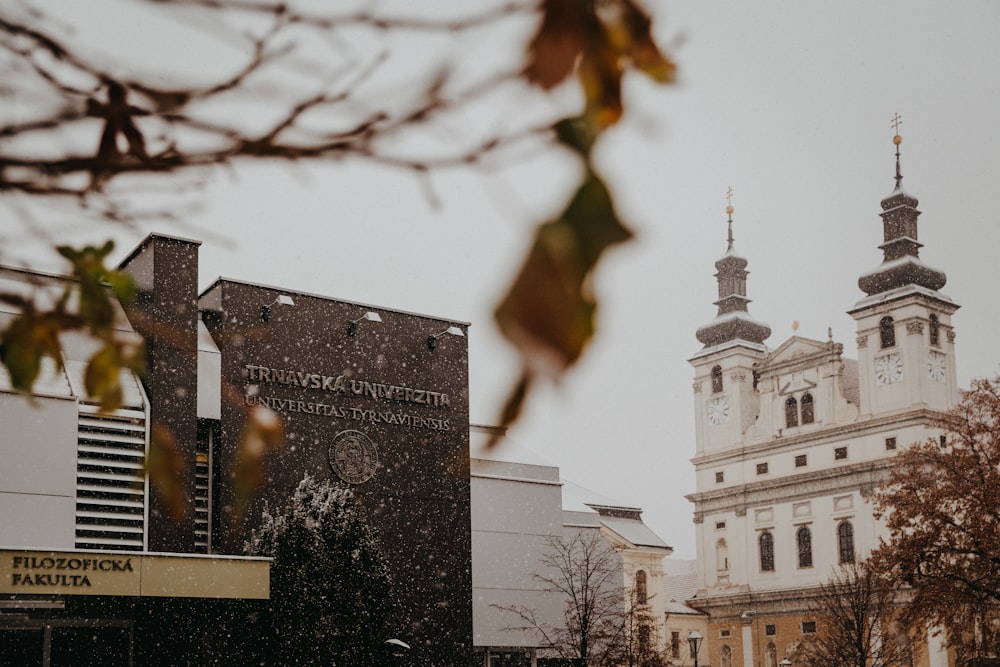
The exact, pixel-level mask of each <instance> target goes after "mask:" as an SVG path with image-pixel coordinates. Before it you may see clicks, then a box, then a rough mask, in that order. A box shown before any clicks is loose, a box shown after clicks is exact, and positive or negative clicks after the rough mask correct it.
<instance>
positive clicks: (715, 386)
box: [712, 366, 722, 394]
mask: <svg viewBox="0 0 1000 667" xmlns="http://www.w3.org/2000/svg"><path fill="white" fill-rule="evenodd" d="M720 391H722V366H712V393H713V394H718V393H719V392H720Z"/></svg>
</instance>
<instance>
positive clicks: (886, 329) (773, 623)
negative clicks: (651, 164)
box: [688, 136, 959, 667]
mask: <svg viewBox="0 0 1000 667" xmlns="http://www.w3.org/2000/svg"><path fill="white" fill-rule="evenodd" d="M894 141H895V143H896V145H897V152H896V158H897V170H896V187H895V189H894V190H893V192H892V193H891V194H890V195H889V196H888V197H886V198H885V199H883V200H882V202H881V207H882V213H881V217H882V220H883V230H884V242H883V243H882V245H881V246H879V247H880V249H881V250H882V251H883V254H884V259H883V262H882V263H881V264H880V265H879V266H878V267H876V268H875V269H873V270H872V271H869V272H868V273H866V274H864V275H862V276H861V277H860V278H859V279H858V285H859V287H860V288H861V290H862V291H863V292H864V294H865V296H863V297H862V298H861V299H860V300H859V301H857V302H856V303H855V304H853V306H850V304H845V305H847V306H850V308H849V310H848V313H849V314H850V315H851V316H852V317H853V318H854V320H855V321H856V322H857V339H856V347H855V349H854V350H852V351H851V353H856V357H855V358H850V357H849V356H845V350H844V345H843V344H842V343H838V342H835V341H834V340H833V339H832V335H830V336H828V340H810V339H807V338H803V337H799V336H793V337H791V338H789V339H788V340H786V341H784V342H782V343H780V344H779V345H778V346H777V347H775V348H773V349H772V348H770V347H768V346H766V345H765V344H764V341H765V340H766V339H767V338H768V337H769V336H770V333H771V332H770V329H769V327H768V326H767V325H766V324H764V323H762V322H760V321H757V320H755V319H753V318H752V317H751V316H750V315H749V312H748V303H749V301H750V300H749V299H748V298H747V290H746V286H747V275H748V272H747V270H746V268H747V264H748V262H747V260H746V259H745V258H743V257H741V256H739V254H737V252H736V251H735V248H734V244H733V236H732V208H728V209H727V212H728V213H729V222H730V232H729V243H728V248H727V251H726V253H725V255H724V256H723V257H722V258H721V259H719V260H718V261H717V262H716V264H715V266H716V269H717V273H716V278H717V281H718V288H719V300H718V301H716V302H715V303H716V305H717V306H718V314H717V315H716V317H715V319H714V320H713V321H711V322H709V323H708V324H706V325H704V326H702V327H700V328H699V329H698V330H697V338H698V340H699V341H700V342H701V343H702V344H703V346H704V347H703V348H702V349H701V350H699V351H698V352H697V353H696V354H695V355H694V356H693V357H692V358H691V359H690V360H689V362H690V363H691V365H692V366H693V368H694V385H693V389H694V408H695V414H696V441H697V450H696V455H695V457H694V459H693V463H694V466H695V470H696V492H695V493H693V494H691V495H690V496H688V499H689V500H690V501H691V502H692V503H693V504H694V517H695V518H694V520H695V525H696V533H697V550H698V560H699V572H698V576H699V587H698V593H697V595H696V597H695V599H694V600H692V601H691V604H693V605H694V606H696V607H697V608H699V609H700V610H702V611H704V612H705V613H707V614H708V616H709V624H708V633H707V637H706V641H705V650H706V652H705V653H704V654H703V664H711V665H718V666H719V667H737V666H742V667H751V666H754V667H777V665H778V664H779V662H780V661H782V660H784V659H786V658H787V659H789V660H791V661H792V664H793V665H794V664H796V662H795V649H796V647H797V646H798V645H799V644H800V643H801V642H802V641H803V640H804V639H807V638H808V635H809V634H811V633H815V632H816V631H817V623H818V622H820V623H821V622H822V621H821V620H820V619H818V618H817V617H816V614H815V613H814V612H812V611H810V602H811V600H812V599H814V598H815V596H816V594H817V593H818V587H819V586H820V585H821V584H823V583H825V582H827V581H829V579H830V577H831V576H832V575H833V574H834V572H835V571H836V569H837V568H838V567H840V566H841V565H843V564H848V563H854V562H859V561H860V560H862V559H864V558H866V557H867V556H868V554H869V553H870V552H871V551H872V550H873V549H874V548H875V547H876V546H877V544H878V541H879V538H880V537H882V536H884V535H885V530H884V526H882V525H881V524H880V522H879V521H878V520H877V519H876V518H875V517H874V515H873V508H872V505H871V500H870V497H871V492H872V490H873V489H874V487H875V486H876V485H877V484H879V482H880V480H882V479H883V478H884V476H885V475H886V473H887V471H888V469H889V467H890V466H891V465H892V463H893V457H894V456H895V455H896V454H897V453H898V452H899V451H900V450H901V449H903V448H905V447H906V446H907V445H909V444H911V443H913V442H917V441H925V440H927V439H928V438H931V437H937V435H938V434H936V433H934V432H932V431H931V430H928V427H927V425H928V423H929V422H930V420H931V418H932V417H934V416H935V415H938V414H940V413H941V412H943V411H946V410H948V409H949V408H951V407H952V406H954V405H955V403H956V402H957V401H958V398H959V390H958V385H957V380H956V369H955V332H954V329H953V326H952V319H951V318H952V315H953V314H954V313H955V311H956V310H957V309H958V305H957V304H956V303H955V302H954V301H952V300H951V299H950V298H949V297H948V296H946V295H945V294H944V293H942V292H941V291H940V290H941V288H942V287H944V285H945V274H944V273H942V272H941V271H938V270H936V269H934V268H931V267H929V266H927V265H926V264H925V263H923V262H922V261H921V259H920V258H919V248H920V247H921V244H920V243H919V242H918V240H917V239H918V235H917V217H918V216H919V214H920V212H919V211H918V210H917V199H916V198H915V197H913V196H911V195H909V194H907V193H906V192H905V191H904V190H903V188H902V177H901V176H900V171H899V151H898V146H899V142H900V141H901V140H900V139H899V138H898V136H897V137H896V138H895V139H894ZM848 354H850V353H848ZM919 643H920V644H921V646H919V647H917V646H915V647H914V648H916V649H918V650H916V651H915V663H914V664H917V665H927V666H928V667H943V666H944V665H947V664H948V655H947V653H946V652H945V651H944V650H943V648H942V646H941V642H940V639H939V638H936V637H932V636H930V635H928V636H927V638H926V641H921V642H919Z"/></svg>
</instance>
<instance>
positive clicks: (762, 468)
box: [757, 461, 767, 475]
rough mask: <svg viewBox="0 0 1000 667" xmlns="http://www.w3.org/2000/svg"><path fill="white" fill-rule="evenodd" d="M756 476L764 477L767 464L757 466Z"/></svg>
mask: <svg viewBox="0 0 1000 667" xmlns="http://www.w3.org/2000/svg"><path fill="white" fill-rule="evenodd" d="M757 474H758V475H766V474H767V462H766V461H765V462H764V463H758V464H757Z"/></svg>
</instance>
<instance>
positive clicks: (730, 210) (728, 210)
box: [726, 206, 736, 215]
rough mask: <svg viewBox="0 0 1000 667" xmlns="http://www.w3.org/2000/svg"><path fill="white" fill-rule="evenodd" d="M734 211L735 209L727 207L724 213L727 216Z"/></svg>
mask: <svg viewBox="0 0 1000 667" xmlns="http://www.w3.org/2000/svg"><path fill="white" fill-rule="evenodd" d="M735 210H736V209H734V208H733V207H732V206H727V207H726V213H727V214H728V215H732V214H733V211H735Z"/></svg>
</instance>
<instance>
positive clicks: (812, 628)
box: [802, 621, 816, 634]
mask: <svg viewBox="0 0 1000 667" xmlns="http://www.w3.org/2000/svg"><path fill="white" fill-rule="evenodd" d="M802 632H804V633H805V634H813V633H815V632H816V621H802Z"/></svg>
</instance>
